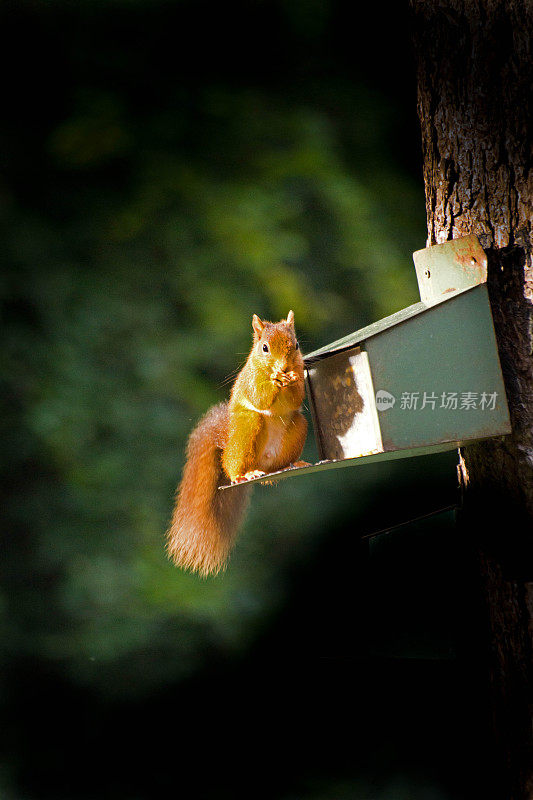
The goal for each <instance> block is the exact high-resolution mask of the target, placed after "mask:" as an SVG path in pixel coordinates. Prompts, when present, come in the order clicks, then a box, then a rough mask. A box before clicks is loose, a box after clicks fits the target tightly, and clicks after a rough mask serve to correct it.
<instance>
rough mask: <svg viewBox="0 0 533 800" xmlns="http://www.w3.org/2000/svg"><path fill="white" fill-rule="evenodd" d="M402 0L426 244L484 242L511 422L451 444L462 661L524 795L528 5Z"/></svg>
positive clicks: (529, 608)
mask: <svg viewBox="0 0 533 800" xmlns="http://www.w3.org/2000/svg"><path fill="white" fill-rule="evenodd" d="M411 9H412V23H413V36H414V49H415V54H416V60H417V73H418V113H419V117H420V123H421V129H422V149H423V169H424V181H425V188H426V208H427V222H428V244H436V243H440V242H443V241H446V240H448V239H454V238H457V237H459V236H465V235H466V234H469V233H475V234H477V235H478V236H479V238H480V240H481V243H482V245H483V247H484V248H485V250H486V252H487V256H488V266H489V273H488V288H489V294H490V298H491V305H492V311H493V316H494V323H495V328H496V335H497V339H498V346H499V350H500V359H501V363H502V370H503V373H504V378H505V383H506V389H507V395H508V402H509V407H510V412H511V421H512V425H513V433H512V435H511V436H509V437H504V438H501V439H493V440H489V441H487V442H485V443H482V444H477V445H474V446H471V447H467V448H465V449H464V452H462V453H461V457H460V467H459V472H460V476H461V481H462V485H463V487H464V510H463V512H462V513H461V515H460V520H459V524H460V525H461V526H462V528H463V530H464V531H465V541H466V542H469V543H470V545H471V552H472V553H474V554H475V563H476V566H477V572H476V573H475V575H477V581H478V583H477V589H478V591H479V599H480V604H479V608H480V609H481V613H482V616H478V617H477V619H476V623H477V624H476V627H475V628H474V629H473V631H472V642H476V643H477V650H476V653H477V657H476V661H475V662H473V663H475V664H476V666H477V670H478V672H477V675H478V678H481V679H482V680H483V681H484V685H485V686H486V691H487V695H486V699H487V707H488V708H489V709H490V717H491V725H492V732H493V742H494V746H495V751H494V753H495V754H496V755H497V758H496V759H495V764H496V765H499V769H498V767H496V769H497V775H493V776H491V779H492V778H496V777H497V778H498V780H497V781H494V780H493V781H492V786H493V787H497V788H495V791H494V795H495V796H498V797H501V798H505V800H519V799H520V800H522V799H523V798H533V733H532V717H533V702H532V693H533V660H532V654H533V583H532V582H531V581H532V580H533V262H532V252H533V237H532V229H531V212H532V204H533V185H532V178H533V173H532V170H531V166H532V152H531V146H532V137H531V124H532V117H533V107H532V106H533V102H532V98H531V77H532V53H531V33H532V31H533V3H532V2H528V0H478V1H477V2H474V0H472V1H471V2H468V0H440V2H438V3H434V2H424V0H411ZM474 580H475V577H474V573H473V575H472V581H473V582H474ZM472 652H473V651H472ZM487 755H488V754H487ZM487 763H489V759H488V758H487ZM480 796H481V795H480Z"/></svg>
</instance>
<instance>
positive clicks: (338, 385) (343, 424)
mask: <svg viewBox="0 0 533 800" xmlns="http://www.w3.org/2000/svg"><path fill="white" fill-rule="evenodd" d="M413 259H414V264H415V269H416V275H417V279H418V286H419V290H420V302H419V303H415V304H414V305H412V306H409V307H408V308H404V309H402V310H401V311H398V312H397V313H396V314H392V315H391V316H389V317H385V319H382V320H380V321H379V322H375V323H374V324H372V325H369V326H368V327H366V328H362V329H361V330H359V331H356V332H355V333H351V334H349V335H348V336H345V337H344V338H343V339H339V340H338V341H335V342H333V343H332V344H329V345H327V346H326V347H322V348H320V349H319V350H315V351H314V352H313V353H310V354H309V355H308V356H306V358H305V368H306V383H307V396H308V401H309V404H310V408H311V415H312V418H313V425H314V431H315V437H316V442H317V446H318V451H319V455H320V461H319V462H318V463H317V464H313V465H311V466H308V467H293V468H288V469H285V470H281V471H279V472H275V473H271V474H270V475H266V476H264V477H261V478H257V479H255V480H257V481H259V482H262V481H268V480H272V479H273V478H275V479H276V480H278V479H281V478H285V477H289V476H291V475H306V474H311V473H314V472H317V471H319V470H323V469H333V468H337V467H346V466H356V465H361V466H362V465H364V464H370V463H373V462H376V461H383V460H389V459H397V458H406V457H409V456H418V455H427V454H430V453H439V452H442V451H445V450H453V449H455V448H457V447H459V446H461V445H464V444H468V443H472V442H474V441H478V440H480V439H485V438H487V437H492V436H501V435H504V434H508V433H510V432H511V424H510V420H509V410H508V407H507V399H506V395H505V386H504V383H503V377H502V373H501V367H500V361H499V357H498V349H497V345H496V337H495V334H494V326H493V321H492V314H491V309H490V303H489V298H488V293H487V285H486V281H487V257H486V255H485V252H484V250H483V248H482V247H481V245H480V243H479V240H478V238H477V236H466V237H463V238H461V239H455V240H453V241H450V242H445V243H444V244H439V245H434V246H433V247H428V248H426V249H424V250H418V251H417V252H416V253H414V254H413ZM221 488H230V487H221Z"/></svg>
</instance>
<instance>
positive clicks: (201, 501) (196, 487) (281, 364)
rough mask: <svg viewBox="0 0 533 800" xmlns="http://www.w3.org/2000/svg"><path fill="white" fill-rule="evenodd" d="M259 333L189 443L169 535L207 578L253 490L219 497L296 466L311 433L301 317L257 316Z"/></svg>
mask: <svg viewBox="0 0 533 800" xmlns="http://www.w3.org/2000/svg"><path fill="white" fill-rule="evenodd" d="M252 327H253V330H254V341H253V345H252V349H251V351H250V355H249V356H248V359H247V361H246V364H245V365H244V367H243V368H242V370H241V372H240V373H239V375H238V376H237V379H236V381H235V383H234V385H233V389H232V391H231V397H230V400H229V403H220V404H219V405H217V406H214V407H213V408H211V409H210V410H209V411H208V412H207V414H206V415H205V416H204V417H203V418H202V419H201V420H200V422H199V423H198V425H197V427H196V428H195V429H194V431H193V432H192V434H191V436H190V438H189V443H188V447H187V462H186V464H185V469H184V471H183V477H182V481H181V485H180V487H179V493H178V497H177V501H176V506H175V508H174V513H173V516H172V522H171V525H170V528H169V531H168V552H169V555H170V556H171V558H172V559H173V560H174V561H175V563H176V564H178V565H179V566H181V567H186V568H189V569H192V570H196V571H198V572H201V573H202V574H204V575H208V574H210V573H216V572H218V571H219V570H220V569H221V568H222V567H223V566H224V565H225V562H226V560H227V557H228V554H229V551H230V549H231V546H232V544H233V541H234V539H235V535H236V533H237V529H238V526H239V523H240V521H241V519H242V516H243V514H244V511H245V507H246V504H247V500H248V495H249V489H250V487H242V488H240V489H238V490H235V491H233V490H232V491H228V490H226V491H219V490H218V486H220V485H221V484H223V483H225V482H226V483H227V479H229V480H230V481H231V482H232V483H241V482H244V481H247V480H249V479H251V478H253V477H256V476H257V475H260V474H265V473H266V472H274V471H275V470H278V469H283V468H284V467H288V466H289V465H290V464H294V463H295V462H297V459H298V458H299V457H300V454H301V452H302V449H303V446H304V443H305V437H306V434H307V421H306V419H305V417H304V416H303V415H302V414H301V412H300V410H299V409H300V406H301V404H302V402H303V399H304V362H303V358H302V354H301V352H300V350H299V348H298V343H297V340H296V334H295V332H294V314H293V312H292V311H290V312H289V315H288V317H287V319H286V320H281V322H276V323H272V322H266V321H262V320H260V319H259V317H257V316H256V315H255V314H254V317H253V320H252Z"/></svg>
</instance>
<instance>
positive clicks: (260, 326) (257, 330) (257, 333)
mask: <svg viewBox="0 0 533 800" xmlns="http://www.w3.org/2000/svg"><path fill="white" fill-rule="evenodd" d="M264 327H265V323H264V322H263V321H262V320H260V319H259V317H258V316H257V314H254V315H253V317H252V328H253V329H254V342H258V341H259V339H260V338H261V335H262V333H263V330H264Z"/></svg>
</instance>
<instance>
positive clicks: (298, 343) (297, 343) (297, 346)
mask: <svg viewBox="0 0 533 800" xmlns="http://www.w3.org/2000/svg"><path fill="white" fill-rule="evenodd" d="M296 349H297V350H299V349H300V342H296Z"/></svg>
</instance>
